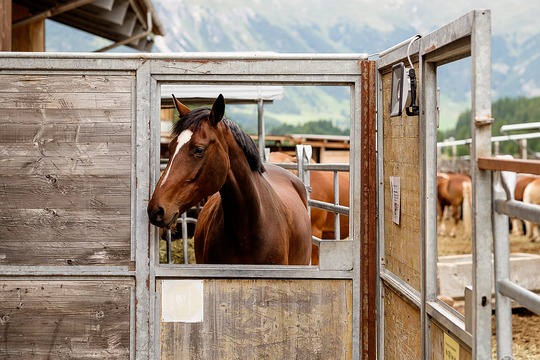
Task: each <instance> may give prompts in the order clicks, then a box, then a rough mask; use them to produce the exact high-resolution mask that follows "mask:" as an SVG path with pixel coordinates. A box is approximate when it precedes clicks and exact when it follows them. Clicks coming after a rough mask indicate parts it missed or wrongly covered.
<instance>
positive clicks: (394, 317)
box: [382, 286, 422, 360]
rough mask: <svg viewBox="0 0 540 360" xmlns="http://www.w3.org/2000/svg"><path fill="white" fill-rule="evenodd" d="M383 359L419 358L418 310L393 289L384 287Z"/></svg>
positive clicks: (420, 338)
mask: <svg viewBox="0 0 540 360" xmlns="http://www.w3.org/2000/svg"><path fill="white" fill-rule="evenodd" d="M384 294H385V296H384V315H383V316H382V321H384V333H385V334H384V359H385V360H416V359H421V358H422V357H421V340H422V333H421V332H420V312H419V311H418V308H417V307H415V306H413V305H411V304H410V303H409V302H407V301H405V300H404V299H403V298H402V297H401V296H399V295H398V294H397V293H396V292H394V290H392V289H391V288H389V287H386V286H385V288H384Z"/></svg>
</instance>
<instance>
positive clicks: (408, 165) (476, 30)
mask: <svg viewBox="0 0 540 360" xmlns="http://www.w3.org/2000/svg"><path fill="white" fill-rule="evenodd" d="M466 57H470V58H471V60H472V61H471V63H472V84H471V87H472V104H471V108H472V119H471V129H472V133H473V139H476V141H475V142H473V144H472V148H471V149H472V150H471V164H472V165H471V173H472V179H473V185H472V206H473V225H472V229H473V230H472V232H473V234H472V241H473V245H472V249H473V251H472V252H473V254H472V255H473V267H472V268H473V270H472V271H473V274H472V279H473V281H472V282H473V284H472V287H473V291H472V300H471V302H470V305H471V306H470V309H471V311H470V312H469V313H466V315H465V316H463V315H461V314H460V313H458V312H457V311H455V310H454V309H452V308H451V307H449V306H447V305H446V304H445V303H443V302H442V301H441V300H439V299H438V298H437V224H436V218H437V212H436V197H437V182H436V171H437V148H436V136H437V126H438V125H437V115H438V104H437V68H438V66H441V65H444V64H447V63H450V62H453V61H457V60H460V59H463V58H466ZM401 62H403V63H404V64H405V66H406V67H409V66H410V67H411V68H414V69H415V70H416V74H417V75H416V78H417V79H418V100H417V101H418V105H419V114H418V115H408V114H406V112H405V111H403V113H402V114H401V115H399V116H391V111H392V109H391V100H392V95H393V94H392V67H393V66H394V65H396V64H398V63H401ZM377 70H378V75H377V76H378V84H379V86H378V114H377V116H378V120H377V125H378V144H379V146H378V179H379V181H378V183H379V188H378V207H379V210H378V214H379V230H378V231H379V233H378V236H379V259H380V262H379V282H378V284H379V300H378V301H379V309H380V311H379V314H380V315H379V317H380V318H379V325H380V327H379V343H378V344H379V345H378V357H379V358H381V359H403V358H408V359H430V358H442V357H443V355H444V354H445V353H446V354H454V355H455V354H456V353H458V352H460V351H461V352H462V353H463V354H467V353H470V354H471V356H472V358H473V359H491V302H490V301H489V299H490V298H491V284H492V276H491V274H492V271H491V244H492V239H493V234H492V227H491V224H492V220H491V201H490V199H491V174H490V173H489V172H486V171H483V170H480V169H479V168H478V167H477V165H476V161H475V160H476V159H477V158H478V157H481V156H485V155H488V154H490V153H491V147H490V143H489V141H487V142H486V141H482V140H483V139H484V138H488V137H490V134H491V127H490V126H489V125H490V124H491V122H492V119H491V13H490V11H489V10H475V11H472V12H470V13H468V14H466V15H464V16H463V17H461V18H459V19H457V20H455V21H453V22H451V23H449V24H448V25H446V26H444V27H442V28H440V29H438V30H436V31H434V32H432V33H430V34H428V35H426V36H422V37H421V36H415V37H412V38H411V39H409V40H406V41H404V42H403V43H401V44H398V45H396V46H395V47H393V48H390V49H388V50H387V51H384V52H383V53H381V54H380V59H379V60H378V62H377ZM394 75H395V74H394ZM392 115H394V114H392ZM466 323H468V324H470V327H469V326H466ZM419 329H421V331H418V330H419ZM445 358H446V357H445ZM458 358H459V356H458Z"/></svg>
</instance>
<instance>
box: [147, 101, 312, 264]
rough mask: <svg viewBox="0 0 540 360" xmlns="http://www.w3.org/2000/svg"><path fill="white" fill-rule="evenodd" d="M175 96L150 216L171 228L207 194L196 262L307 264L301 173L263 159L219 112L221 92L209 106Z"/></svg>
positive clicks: (308, 233) (222, 108) (198, 227)
mask: <svg viewBox="0 0 540 360" xmlns="http://www.w3.org/2000/svg"><path fill="white" fill-rule="evenodd" d="M173 98H174V96H173ZM174 103H175V106H176V108H177V110H178V112H179V114H180V119H179V121H178V122H177V123H176V124H175V125H174V128H173V136H174V138H173V140H172V141H171V142H170V144H169V152H170V154H172V155H171V156H170V157H169V161H168V163H167V167H166V168H165V171H164V172H163V174H162V175H161V177H160V179H159V181H158V183H157V185H156V187H155V189H154V192H153V194H152V197H151V199H150V201H149V202H148V208H147V212H148V217H149V219H150V222H151V223H152V224H154V225H155V226H158V227H165V228H174V226H176V220H177V218H178V216H179V215H180V214H182V213H183V212H185V211H187V210H188V209H190V208H191V207H193V206H194V205H196V204H198V203H200V202H201V200H203V199H204V198H206V197H209V199H208V201H207V202H206V203H205V205H204V206H203V208H202V210H201V212H200V214H199V218H198V221H197V225H196V228H195V235H194V245H195V257H196V261H197V263H205V264H282V265H287V264H295V265H308V264H309V263H310V258H311V247H312V240H311V231H310V222H309V216H308V212H307V192H306V189H305V187H304V184H303V183H302V181H300V179H299V178H298V177H296V176H294V175H293V174H292V173H290V172H289V171H287V170H285V169H283V168H281V167H279V166H276V165H273V164H263V162H262V160H261V157H260V155H259V151H258V148H257V146H256V145H255V143H254V142H253V140H252V139H251V138H250V137H249V135H247V134H246V133H244V132H243V131H242V130H241V129H240V128H239V127H238V125H237V124H235V123H234V122H232V121H230V120H228V119H226V118H224V114H225V100H224V98H223V96H222V95H219V96H218V97H217V98H216V100H215V101H214V103H213V105H212V108H211V109H208V108H199V109H194V110H190V109H189V108H187V107H186V106H185V105H184V104H182V103H181V102H180V101H178V100H177V99H176V98H174Z"/></svg>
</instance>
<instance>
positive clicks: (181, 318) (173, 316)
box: [161, 280, 204, 323]
mask: <svg viewBox="0 0 540 360" xmlns="http://www.w3.org/2000/svg"><path fill="white" fill-rule="evenodd" d="M203 294H204V288H203V280H163V283H162V287H161V320H162V321H163V322H186V323H196V322H202V321H203V313H204V311H203V309H204V306H203V305H204V302H203Z"/></svg>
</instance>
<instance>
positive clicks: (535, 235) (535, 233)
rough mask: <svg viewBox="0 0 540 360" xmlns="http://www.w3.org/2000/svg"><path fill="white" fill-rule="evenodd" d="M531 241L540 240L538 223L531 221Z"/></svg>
mask: <svg viewBox="0 0 540 360" xmlns="http://www.w3.org/2000/svg"><path fill="white" fill-rule="evenodd" d="M531 235H532V236H531V241H532V242H540V233H539V229H538V224H535V223H531Z"/></svg>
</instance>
